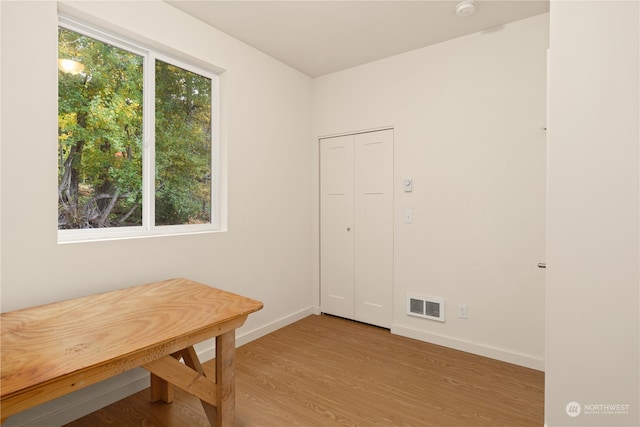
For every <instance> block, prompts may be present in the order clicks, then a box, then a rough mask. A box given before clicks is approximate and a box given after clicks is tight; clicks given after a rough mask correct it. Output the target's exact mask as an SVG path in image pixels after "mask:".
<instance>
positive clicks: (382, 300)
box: [320, 129, 393, 327]
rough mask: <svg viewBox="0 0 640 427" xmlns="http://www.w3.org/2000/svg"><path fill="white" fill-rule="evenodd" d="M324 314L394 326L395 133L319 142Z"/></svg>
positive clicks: (321, 277) (367, 134)
mask: <svg viewBox="0 0 640 427" xmlns="http://www.w3.org/2000/svg"><path fill="white" fill-rule="evenodd" d="M320 197H321V200H320V210H321V212H320V288H321V294H320V298H321V301H320V306H321V311H323V312H325V313H329V314H334V315H337V316H342V317H346V318H349V319H355V320H358V321H362V322H366V323H370V324H373V325H378V326H383V327H390V326H391V316H392V312H391V308H392V298H393V130H391V129H389V130H383V131H376V132H367V133H360V134H355V135H347V136H340V137H333V138H325V139H321V140H320Z"/></svg>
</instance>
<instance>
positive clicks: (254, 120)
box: [0, 1, 312, 425]
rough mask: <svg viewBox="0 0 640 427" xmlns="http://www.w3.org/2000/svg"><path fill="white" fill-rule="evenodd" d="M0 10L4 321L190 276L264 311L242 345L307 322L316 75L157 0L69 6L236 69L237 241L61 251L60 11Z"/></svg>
mask: <svg viewBox="0 0 640 427" xmlns="http://www.w3.org/2000/svg"><path fill="white" fill-rule="evenodd" d="M0 4H1V6H0V7H1V8H2V14H1V17H2V23H1V24H2V26H1V28H2V38H1V40H2V46H1V54H2V90H3V91H2V99H1V102H2V135H1V137H2V164H1V174H2V175H1V182H2V213H1V218H2V228H1V231H2V258H1V270H2V271H1V280H2V287H1V289H2V311H8V310H13V309H18V308H21V307H26V306H33V305H38V304H43V303H47V302H51V301H57V300H62V299H67V298H72V297H78V296H82V295H87V294H93V293H97V292H101V291H108V290H112V289H116V288H122V287H128V286H132V285H136V284H142V283H146V282H150V281H155V280H160V279H164V278H169V277H189V278H192V279H194V280H198V281H201V282H204V283H208V284H210V285H214V286H217V287H221V288H223V289H226V290H230V291H232V292H236V293H240V294H244V295H247V296H250V297H253V298H256V299H258V300H261V301H263V302H264V309H263V310H262V311H260V312H258V313H255V314H253V315H251V316H250V318H249V320H248V321H247V323H246V324H245V326H244V327H243V328H242V329H241V330H240V331H239V334H238V335H239V336H240V337H242V336H244V337H245V339H244V341H246V340H248V339H251V338H255V337H256V336H259V335H261V334H264V333H267V332H269V331H271V330H272V329H274V328H277V327H279V326H282V325H284V324H286V323H288V322H291V321H294V320H296V319H298V318H299V317H300V316H302V315H304V314H306V313H310V312H311V307H312V280H311V231H310V230H311V229H312V222H311V210H310V206H311V195H310V191H309V189H310V187H311V182H310V177H309V173H308V165H309V163H310V162H311V147H310V146H309V144H308V141H309V139H310V138H311V134H310V129H311V120H310V116H311V113H310V107H311V104H310V100H311V80H310V78H309V77H307V76H305V75H303V74H301V73H299V72H297V71H295V70H293V69H291V68H289V67H287V66H285V65H283V64H281V63H280V62H278V61H276V60H274V59H272V58H270V57H268V56H266V55H264V54H262V53H260V52H258V51H256V50H254V49H252V48H250V47H248V46H247V45H244V44H242V43H240V42H238V41H236V40H234V39H232V38H230V37H228V36H226V35H225V34H223V33H221V32H219V31H217V30H214V29H213V28H211V27H209V26H207V25H205V24H203V23H201V22H200V21H197V20H195V19H193V18H191V17H189V16H187V15H185V14H183V13H181V12H179V11H178V10H176V9H174V8H173V7H171V6H169V5H168V4H166V3H163V2H160V1H141V2H77V3H67V4H64V5H62V6H63V7H64V8H65V9H66V10H69V11H72V12H73V13H75V14H78V15H80V16H81V17H84V18H88V19H89V20H92V21H96V22H97V23H99V24H101V25H104V26H106V27H109V28H111V29H115V30H116V31H118V32H124V33H126V34H127V35H130V36H134V37H136V38H140V39H142V40H153V41H154V43H155V44H156V46H158V47H160V48H162V49H165V50H169V51H172V52H180V53H182V54H185V55H189V56H191V57H194V58H197V59H199V60H201V61H205V62H208V63H210V64H212V65H215V66H217V67H220V68H222V69H224V70H226V71H225V72H224V74H223V75H222V90H223V93H224V99H223V108H224V109H225V115H226V123H225V124H226V126H225V127H224V129H223V132H224V133H225V134H226V135H225V137H226V139H227V142H228V146H227V151H228V156H227V164H228V230H229V231H228V232H226V233H217V234H202V235H189V236H174V237H158V238H145V239H137V240H126V241H110V242H94V243H83V244H64V245H59V244H57V241H56V228H57V223H56V220H57V215H56V209H57V206H56V203H57V202H56V186H57V183H56V134H57V123H56V117H57V95H56V93H57V80H56V79H57V77H56V76H57V71H56V49H57V10H56V8H57V4H56V2H53V1H45V2H12V1H2V2H1V3H0ZM97 17H100V18H99V19H98V18H97ZM240 341H241V342H242V340H240ZM86 393H88V392H86ZM86 393H85V392H83V394H85V395H86ZM70 404H72V403H70ZM59 407H60V404H57V405H54V408H55V409H59ZM9 421H10V422H11V419H10V420H9ZM7 425H9V423H7ZM45 425H50V422H49V423H45Z"/></svg>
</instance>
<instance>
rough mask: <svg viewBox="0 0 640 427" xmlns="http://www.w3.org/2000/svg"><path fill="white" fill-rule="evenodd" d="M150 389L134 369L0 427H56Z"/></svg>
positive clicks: (286, 320) (279, 323)
mask: <svg viewBox="0 0 640 427" xmlns="http://www.w3.org/2000/svg"><path fill="white" fill-rule="evenodd" d="M313 312H314V310H313V307H308V308H305V309H301V310H299V311H297V312H295V313H292V314H290V315H287V316H284V317H282V318H280V319H277V320H275V321H273V322H270V323H268V324H266V325H263V326H260V327H257V328H255V329H252V330H250V331H246V332H243V331H242V332H241V330H239V331H238V332H240V333H239V334H237V335H236V346H237V347H240V346H241V345H244V344H247V343H249V342H251V341H253V340H255V339H258V338H260V337H262V336H265V335H267V334H270V333H271V332H274V331H276V330H278V329H280V328H282V327H284V326H287V325H289V324H291V323H294V322H297V321H298V320H300V319H303V318H305V317H307V316H309V315H311V314H313ZM213 343H214V341H213V340H211V341H207V342H206V343H203V345H204V347H201V348H197V351H198V358H199V359H200V360H201V361H206V360H210V359H213V358H214V357H215V354H216V352H215V345H214V344H213ZM147 387H149V373H148V372H147V371H145V370H144V369H142V368H136V369H134V370H131V371H129V372H126V373H124V374H122V375H118V376H116V377H113V378H109V379H107V380H105V381H102V382H100V383H97V384H94V385H92V386H89V387H87V388H84V389H82V390H78V391H76V392H74V393H71V394H68V395H66V396H62V397H60V398H58V399H55V400H52V401H49V402H47V403H43V404H42V405H39V406H36V407H34V408H31V409H28V410H26V411H22V412H20V413H18V414H15V415H12V416H10V417H9V418H7V420H6V421H5V422H4V423H3V424H2V427H55V426H61V425H64V424H67V423H70V422H71V421H73V420H76V419H78V418H81V417H84V416H85V415H88V414H90V413H92V412H95V411H97V410H98V409H100V408H103V407H105V406H107V405H110V404H112V403H114V402H117V401H118V400H121V399H124V398H125V397H127V396H130V395H132V394H134V393H137V392H139V391H141V390H144V389H145V388H147Z"/></svg>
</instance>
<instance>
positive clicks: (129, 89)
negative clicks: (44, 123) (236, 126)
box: [58, 27, 211, 229]
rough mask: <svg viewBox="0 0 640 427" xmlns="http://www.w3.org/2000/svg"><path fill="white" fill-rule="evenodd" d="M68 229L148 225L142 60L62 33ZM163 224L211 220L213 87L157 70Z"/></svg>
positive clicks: (62, 203) (62, 184)
mask: <svg viewBox="0 0 640 427" xmlns="http://www.w3.org/2000/svg"><path fill="white" fill-rule="evenodd" d="M58 50H59V57H60V58H67V59H74V60H76V61H79V62H81V63H82V64H83V65H84V70H83V71H82V72H80V73H77V74H72V73H67V72H64V71H59V72H58V128H59V129H58V151H59V159H58V228H59V229H78V228H102V227H121V226H133V225H142V218H143V212H142V209H143V196H142V190H143V174H142V172H143V170H142V165H143V163H142V156H143V108H142V107H143V100H144V92H143V82H144V76H143V73H144V71H143V60H144V58H143V57H142V56H139V55H136V54H134V53H131V52H129V51H127V50H124V49H120V48H118V47H115V46H112V45H109V44H107V43H103V42H101V41H98V40H96V39H93V38H91V37H88V36H85V35H82V34H79V33H76V32H74V31H71V30H69V29H66V28H63V27H59V30H58ZM155 72H156V84H155V86H156V102H155V108H156V114H155V120H156V124H155V138H156V152H155V158H156V165H155V172H156V177H155V185H156V195H155V203H156V205H155V211H156V218H155V220H156V224H157V225H166V224H188V223H203V222H210V221H211V213H210V212H211V202H210V200H211V190H210V189H211V80H210V79H208V78H206V77H203V76H200V75H198V74H195V73H192V72H190V71H187V70H184V69H181V68H179V67H176V66H173V65H170V64H167V63H164V62H162V61H157V62H156V66H155Z"/></svg>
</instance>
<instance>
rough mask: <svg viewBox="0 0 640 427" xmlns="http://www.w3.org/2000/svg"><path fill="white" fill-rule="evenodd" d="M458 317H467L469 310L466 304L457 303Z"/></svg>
mask: <svg viewBox="0 0 640 427" xmlns="http://www.w3.org/2000/svg"><path fill="white" fill-rule="evenodd" d="M458 317H459V318H461V319H467V318H468V317H469V311H468V308H467V305H466V304H458Z"/></svg>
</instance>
